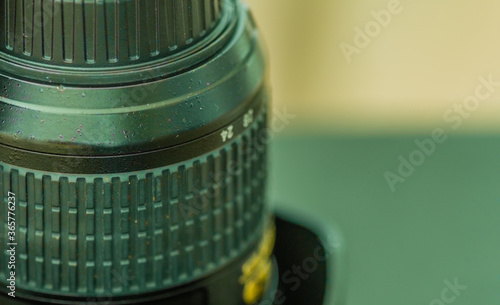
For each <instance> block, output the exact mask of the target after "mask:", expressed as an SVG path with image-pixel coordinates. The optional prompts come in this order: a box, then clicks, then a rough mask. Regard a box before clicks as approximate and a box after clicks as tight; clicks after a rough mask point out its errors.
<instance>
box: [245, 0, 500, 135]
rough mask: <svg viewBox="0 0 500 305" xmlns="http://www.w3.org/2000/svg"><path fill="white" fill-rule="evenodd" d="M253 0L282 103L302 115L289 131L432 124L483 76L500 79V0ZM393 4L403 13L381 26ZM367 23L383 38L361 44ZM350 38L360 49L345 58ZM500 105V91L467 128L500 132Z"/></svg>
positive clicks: (407, 128)
mask: <svg viewBox="0 0 500 305" xmlns="http://www.w3.org/2000/svg"><path fill="white" fill-rule="evenodd" d="M247 2H248V3H249V4H250V5H251V6H252V9H253V11H254V16H255V18H256V20H257V22H258V24H259V26H260V27H261V29H262V32H263V36H264V38H265V40H266V43H267V46H268V50H269V52H270V56H271V75H272V84H273V89H274V103H275V106H276V107H277V108H282V107H284V105H286V107H287V108H288V111H289V112H290V113H294V114H298V115H299V116H298V117H297V119H296V121H295V122H294V124H291V125H290V128H288V129H287V130H286V131H287V132H292V133H297V132H301V131H307V132H310V131H314V132H321V133H363V134H364V133H408V132H427V131H430V130H432V129H433V128H436V127H439V126H441V125H443V114H444V113H445V112H446V111H447V110H448V109H450V108H451V107H453V104H454V103H460V102H462V101H463V100H464V99H465V98H466V97H467V96H468V95H470V94H473V93H474V90H475V88H476V86H477V85H478V77H479V76H481V75H483V76H485V77H486V76H488V75H490V74H492V75H493V79H495V78H496V79H498V80H499V81H500V56H499V55H500V40H499V39H495V37H496V35H493V34H492V33H494V31H496V29H499V28H500V18H498V11H499V9H500V2H496V1H491V0H478V1H457V0H441V1H432V0H418V1H411V0H401V1H390V0H354V1H339V0H314V1H304V0H247ZM398 3H399V4H398ZM391 5H393V6H394V8H397V9H394V8H393V11H395V12H399V13H396V14H394V13H391V14H390V17H389V21H388V22H386V21H384V22H383V24H381V22H379V21H377V18H376V17H374V15H379V16H380V14H382V15H383V13H380V12H381V11H382V10H384V11H389V10H388V7H389V6H391ZM379 20H388V19H387V18H385V19H384V18H381V17H379ZM373 21H375V22H377V23H378V24H379V26H380V30H377V27H376V26H375V25H374V24H373V23H372V22H373ZM367 25H368V27H370V26H371V27H372V28H371V30H370V29H369V30H368V31H371V32H370V33H371V34H372V36H373V37H370V36H368V38H369V41H368V43H362V44H358V45H356V43H355V38H356V35H357V32H356V30H355V29H356V28H359V29H360V30H361V31H362V32H364V33H365V34H366V33H367V31H366V26H367ZM358 40H360V41H361V42H363V41H362V39H358ZM360 41H358V42H360ZM342 43H345V45H344V46H346V45H350V46H353V47H355V48H356V49H357V51H354V48H350V47H346V48H349V50H351V52H354V53H352V54H351V56H345V52H344V51H343V50H342V47H341V44H342ZM358 46H362V47H358ZM347 57H349V60H348V59H347ZM349 61H350V63H349ZM499 110H500V94H496V95H493V96H492V97H491V98H490V99H488V100H487V101H485V102H484V103H482V104H481V106H480V107H478V108H477V110H476V111H474V113H473V115H471V116H470V117H469V118H467V122H466V124H465V122H464V124H463V125H462V126H461V127H460V130H459V132H462V133H468V132H474V131H477V130H481V131H485V132H492V131H495V130H496V129H497V128H498V127H499V126H500V121H499V120H498V119H497V114H498V111H499Z"/></svg>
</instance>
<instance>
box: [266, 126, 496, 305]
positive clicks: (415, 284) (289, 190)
mask: <svg viewBox="0 0 500 305" xmlns="http://www.w3.org/2000/svg"><path fill="white" fill-rule="evenodd" d="M425 138H428V135H421V136H405V137H403V136H398V137H389V136H387V137H328V136H317V137H307V138H306V137H302V138H300V137H296V138H294V137H289V138H287V137H282V138H280V137H278V138H276V139H275V140H274V142H273V144H272V151H271V152H272V159H271V160H272V163H271V166H272V181H271V197H272V198H273V202H275V205H276V206H277V207H280V208H287V209H291V210H294V211H298V212H300V213H302V214H303V215H310V216H312V217H313V218H314V219H318V221H319V220H322V221H325V222H328V223H330V224H335V225H336V226H337V227H338V229H339V230H340V231H341V234H342V235H343V236H344V239H345V243H343V244H342V245H341V247H343V248H344V249H345V250H346V253H347V255H346V257H347V259H346V260H343V262H342V264H344V266H345V267H347V268H346V271H347V272H346V273H344V276H343V281H345V282H346V285H345V286H344V287H345V292H344V293H345V297H346V304H348V305H357V304H363V305H364V304H367V305H372V304H384V305H392V304H394V305H396V304H397V305H402V304H403V305H412V304H425V305H427V304H430V305H440V304H457V305H460V304H467V305H479V304H486V305H490V304H491V305H492V304H500V136H497V137H495V136H458V135H452V136H450V137H449V138H448V139H447V141H446V142H445V143H443V144H438V145H437V147H436V150H435V152H434V154H432V155H431V156H429V157H427V158H426V159H425V161H424V163H423V164H422V165H421V166H419V167H416V168H415V172H414V173H413V175H411V176H410V177H408V179H406V181H405V182H404V183H400V184H397V185H396V191H395V192H392V191H391V189H390V188H389V186H388V184H387V182H386V179H385V178H384V176H383V175H384V173H385V172H386V171H392V172H396V171H397V168H398V166H399V164H400V161H399V160H398V158H399V156H400V155H402V156H403V157H404V158H408V156H409V155H410V153H412V151H414V150H415V149H417V146H416V144H415V143H414V141H415V140H416V139H425ZM455 278H457V280H458V283H459V284H460V285H465V286H467V288H466V289H465V290H462V291H460V295H458V296H455V294H454V293H453V292H450V291H445V295H444V296H445V298H448V299H442V296H441V295H442V292H443V290H444V289H446V288H447V285H446V284H445V283H444V282H445V281H446V280H449V281H450V282H451V283H453V281H454V279H455ZM329 289H330V290H333V289H334V287H330V288H329ZM331 304H333V302H331Z"/></svg>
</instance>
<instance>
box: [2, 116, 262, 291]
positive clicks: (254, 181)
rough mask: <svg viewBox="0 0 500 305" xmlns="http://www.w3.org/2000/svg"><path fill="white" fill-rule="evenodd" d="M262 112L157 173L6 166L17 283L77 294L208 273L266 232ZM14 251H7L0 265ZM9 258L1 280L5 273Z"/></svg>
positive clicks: (155, 285) (142, 287)
mask: <svg viewBox="0 0 500 305" xmlns="http://www.w3.org/2000/svg"><path fill="white" fill-rule="evenodd" d="M265 126H266V118H265V113H262V115H261V116H260V118H259V119H258V120H256V121H255V122H254V123H253V124H252V126H251V127H250V128H249V129H247V130H246V131H245V132H244V133H243V134H241V135H239V136H238V137H236V138H234V139H233V140H232V141H231V142H228V143H227V144H226V145H225V146H224V147H223V148H221V149H219V150H217V151H213V152H210V153H208V154H206V155H203V156H201V157H200V158H197V159H192V160H189V161H186V162H184V163H180V164H176V165H174V166H168V167H164V168H158V169H155V170H149V171H143V172H133V173H125V174H117V175H110V176H103V175H94V176H91V175H88V176H82V175H59V174H49V173H43V172H32V171H26V170H25V169H22V168H15V167H11V166H10V165H6V164H3V166H1V165H2V164H0V197H1V198H4V199H3V200H4V202H3V203H4V204H3V205H2V207H1V208H0V210H1V211H0V223H3V224H4V225H3V226H1V227H0V238H1V240H0V243H1V244H2V245H5V244H6V243H7V230H8V228H7V221H6V218H7V212H8V211H7V202H6V200H7V193H8V192H14V193H15V194H16V201H17V206H16V223H17V227H16V240H17V243H18V246H17V253H16V258H17V261H16V278H17V283H16V285H17V286H18V288H19V289H23V290H24V289H25V290H28V291H35V292H44V293H47V292H49V293H54V294H62V295H73V296H76V295H77V294H78V295H79V296H95V295H98V296H101V295H111V294H112V295H113V296H116V295H129V294H134V293H138V292H144V291H156V290H160V289H165V288H170V287H173V286H176V285H179V284H182V283H186V282H189V281H192V280H195V279H197V278H201V277H202V276H204V275H207V274H209V273H211V272H213V271H214V270H216V269H218V268H219V267H221V266H223V265H224V264H226V263H228V262H230V261H232V260H234V259H235V258H237V257H240V256H242V255H244V253H246V252H248V250H249V249H250V248H251V247H253V246H254V245H255V243H256V242H257V241H258V239H259V236H261V234H262V225H263V223H262V222H263V221H264V217H263V214H264V213H265V211H264V201H265V185H266V168H267V161H266V146H265V145H264V144H265V143H263V142H262V140H259V138H262V132H261V131H264V130H265ZM9 256H10V255H9V254H8V253H7V251H6V250H4V251H3V252H2V253H1V260H0V261H2V262H7V259H8V257H9ZM8 272H9V270H8V269H7V264H6V263H2V264H1V265H0V277H1V278H4V279H5V278H7V274H8Z"/></svg>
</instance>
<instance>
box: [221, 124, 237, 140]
mask: <svg viewBox="0 0 500 305" xmlns="http://www.w3.org/2000/svg"><path fill="white" fill-rule="evenodd" d="M233 129H234V127H233V125H230V126H229V127H227V128H226V129H224V130H223V131H222V132H221V134H220V136H221V137H222V142H226V141H227V140H230V139H232V138H233V136H234V134H233Z"/></svg>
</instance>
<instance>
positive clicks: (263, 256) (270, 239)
mask: <svg viewBox="0 0 500 305" xmlns="http://www.w3.org/2000/svg"><path fill="white" fill-rule="evenodd" d="M275 240H276V228H275V227H274V225H273V226H272V227H271V228H269V229H268V230H267V231H266V232H265V233H264V236H263V239H262V242H261V243H260V245H259V249H258V250H257V251H256V252H255V253H254V254H253V255H252V257H250V259H249V260H248V261H247V262H246V263H245V264H244V265H243V267H242V270H241V271H242V273H243V275H242V276H241V277H240V279H239V281H240V284H242V285H244V288H243V300H244V301H245V303H246V304H248V305H251V304H255V303H256V302H257V301H258V300H259V299H261V298H262V295H263V294H264V291H265V290H266V286H267V283H268V282H269V280H270V278H271V272H272V264H271V254H272V252H273V248H274V243H275Z"/></svg>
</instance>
